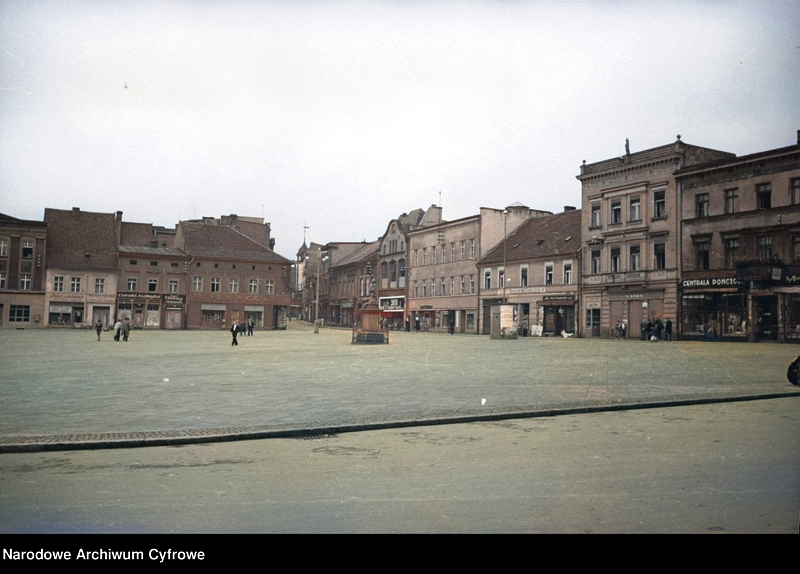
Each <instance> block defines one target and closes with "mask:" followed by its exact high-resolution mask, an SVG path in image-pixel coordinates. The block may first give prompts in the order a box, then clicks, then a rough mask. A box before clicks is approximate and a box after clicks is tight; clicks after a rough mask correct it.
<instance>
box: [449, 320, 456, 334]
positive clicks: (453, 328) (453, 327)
mask: <svg viewBox="0 0 800 574" xmlns="http://www.w3.org/2000/svg"><path fill="white" fill-rule="evenodd" d="M455 332H456V322H455V321H450V334H451V335H452V334H453V333H455Z"/></svg>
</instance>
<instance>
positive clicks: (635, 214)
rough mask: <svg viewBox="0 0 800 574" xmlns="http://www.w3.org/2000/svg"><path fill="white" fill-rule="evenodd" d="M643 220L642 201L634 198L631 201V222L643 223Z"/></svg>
mask: <svg viewBox="0 0 800 574" xmlns="http://www.w3.org/2000/svg"><path fill="white" fill-rule="evenodd" d="M641 219H642V200H641V198H639V197H638V196H637V197H632V198H631V201H630V221H641Z"/></svg>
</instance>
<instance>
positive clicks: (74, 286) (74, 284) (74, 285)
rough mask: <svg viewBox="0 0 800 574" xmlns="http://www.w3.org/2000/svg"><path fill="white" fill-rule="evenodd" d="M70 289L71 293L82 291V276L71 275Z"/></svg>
mask: <svg viewBox="0 0 800 574" xmlns="http://www.w3.org/2000/svg"><path fill="white" fill-rule="evenodd" d="M69 290H70V293H80V292H81V278H80V277H71V278H70V280H69Z"/></svg>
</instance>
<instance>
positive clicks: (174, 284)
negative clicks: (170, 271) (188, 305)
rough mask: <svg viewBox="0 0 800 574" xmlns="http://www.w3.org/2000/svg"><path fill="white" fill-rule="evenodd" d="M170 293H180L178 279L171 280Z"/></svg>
mask: <svg viewBox="0 0 800 574" xmlns="http://www.w3.org/2000/svg"><path fill="white" fill-rule="evenodd" d="M169 292H170V293H177V292H178V280H177V279H170V280H169Z"/></svg>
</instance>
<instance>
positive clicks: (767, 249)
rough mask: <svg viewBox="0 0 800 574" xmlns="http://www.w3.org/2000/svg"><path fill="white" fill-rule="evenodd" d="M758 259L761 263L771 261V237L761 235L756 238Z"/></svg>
mask: <svg viewBox="0 0 800 574" xmlns="http://www.w3.org/2000/svg"><path fill="white" fill-rule="evenodd" d="M758 258H759V259H760V260H761V261H769V260H770V259H772V236H771V235H763V236H761V237H759V238H758Z"/></svg>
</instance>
